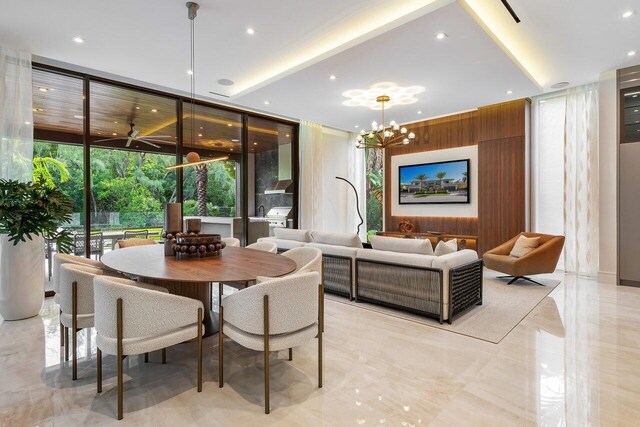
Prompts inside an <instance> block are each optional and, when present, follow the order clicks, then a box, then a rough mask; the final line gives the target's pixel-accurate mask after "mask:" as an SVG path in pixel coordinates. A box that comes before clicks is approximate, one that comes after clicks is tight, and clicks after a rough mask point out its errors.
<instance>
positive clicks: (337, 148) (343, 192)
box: [300, 122, 366, 238]
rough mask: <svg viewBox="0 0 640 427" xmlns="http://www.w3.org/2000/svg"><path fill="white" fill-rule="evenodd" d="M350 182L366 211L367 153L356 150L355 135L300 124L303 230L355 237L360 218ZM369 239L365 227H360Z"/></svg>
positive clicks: (301, 225) (361, 233) (363, 215)
mask: <svg viewBox="0 0 640 427" xmlns="http://www.w3.org/2000/svg"><path fill="white" fill-rule="evenodd" d="M336 177H342V178H345V179H347V180H349V182H351V183H352V184H353V185H354V187H355V188H356V191H357V192H358V197H359V203H360V204H359V208H360V213H361V215H362V217H363V219H364V218H366V212H365V211H364V207H365V203H364V202H365V200H364V199H363V197H364V194H365V179H364V152H363V151H362V150H358V149H356V148H355V134H353V133H351V132H345V131H341V130H337V129H332V128H328V127H323V126H321V125H318V124H316V123H309V122H301V124H300V227H301V228H305V229H309V230H322V231H334V232H343V233H355V232H356V229H357V226H358V223H359V222H360V218H359V217H358V213H357V208H356V197H355V195H354V192H353V189H352V188H351V187H350V186H349V184H347V183H346V182H344V181H341V180H337V179H336ZM360 236H361V238H363V237H365V236H366V227H365V224H363V225H362V227H360Z"/></svg>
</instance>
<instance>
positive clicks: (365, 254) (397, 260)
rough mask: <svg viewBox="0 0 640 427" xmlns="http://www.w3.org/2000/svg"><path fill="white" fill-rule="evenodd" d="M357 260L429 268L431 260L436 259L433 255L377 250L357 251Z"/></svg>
mask: <svg viewBox="0 0 640 427" xmlns="http://www.w3.org/2000/svg"><path fill="white" fill-rule="evenodd" d="M398 240H400V239H398ZM358 258H359V259H363V260H368V261H378V262H386V263H391V264H400V265H408V266H413V267H431V266H432V264H433V260H434V259H436V257H434V256H433V255H422V254H409V253H401V252H391V251H381V250H377V249H358Z"/></svg>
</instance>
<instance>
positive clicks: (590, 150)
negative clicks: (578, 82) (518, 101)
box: [532, 84, 599, 277]
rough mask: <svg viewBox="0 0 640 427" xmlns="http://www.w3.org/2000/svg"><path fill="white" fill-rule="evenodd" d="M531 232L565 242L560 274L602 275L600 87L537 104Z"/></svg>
mask: <svg viewBox="0 0 640 427" xmlns="http://www.w3.org/2000/svg"><path fill="white" fill-rule="evenodd" d="M532 112H533V114H532V124H533V131H534V132H533V144H532V172H533V179H532V195H533V217H532V220H533V221H532V224H533V231H537V232H541V233H549V234H563V235H564V236H565V238H566V240H565V247H564V253H563V257H562V258H561V261H560V263H559V265H558V268H560V269H564V270H565V271H567V272H570V273H576V274H579V275H584V276H589V277H595V276H596V275H597V273H598V243H599V242H598V212H599V209H598V186H599V183H598V167H599V166H598V87H597V85H595V84H594V85H587V86H582V87H578V88H574V89H571V90H569V91H566V92H561V93H556V94H551V95H545V96H541V97H537V98H534V100H533V109H532Z"/></svg>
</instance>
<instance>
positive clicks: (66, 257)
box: [52, 253, 107, 359]
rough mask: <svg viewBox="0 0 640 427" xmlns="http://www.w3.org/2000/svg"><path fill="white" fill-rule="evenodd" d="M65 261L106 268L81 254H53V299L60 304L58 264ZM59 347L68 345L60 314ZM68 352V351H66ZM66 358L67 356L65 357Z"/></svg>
mask: <svg viewBox="0 0 640 427" xmlns="http://www.w3.org/2000/svg"><path fill="white" fill-rule="evenodd" d="M66 263H71V264H76V265H85V266H89V267H94V268H99V269H103V270H107V267H106V266H105V265H104V264H103V263H101V262H100V261H95V260H93V259H91V258H85V257H82V256H75V255H71V254H61V253H56V254H54V255H53V275H52V279H53V292H54V294H53V301H54V302H55V303H56V304H58V305H60V297H61V295H62V293H61V291H60V266H61V265H62V264H66ZM60 314H61V315H62V308H61V309H60ZM60 317H61V319H60V347H63V346H65V345H66V346H68V345H69V342H68V337H69V336H68V335H67V342H66V343H65V340H64V338H65V335H64V326H63V325H62V316H60ZM67 354H68V353H67ZM67 359H68V357H67Z"/></svg>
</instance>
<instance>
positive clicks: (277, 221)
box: [266, 206, 293, 236]
mask: <svg viewBox="0 0 640 427" xmlns="http://www.w3.org/2000/svg"><path fill="white" fill-rule="evenodd" d="M291 215H292V208H291V207H290V206H279V207H274V208H271V209H269V212H267V216H266V218H267V221H269V236H273V229H274V228H286V227H287V220H290V219H292V218H291ZM290 223H291V224H293V222H290Z"/></svg>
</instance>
